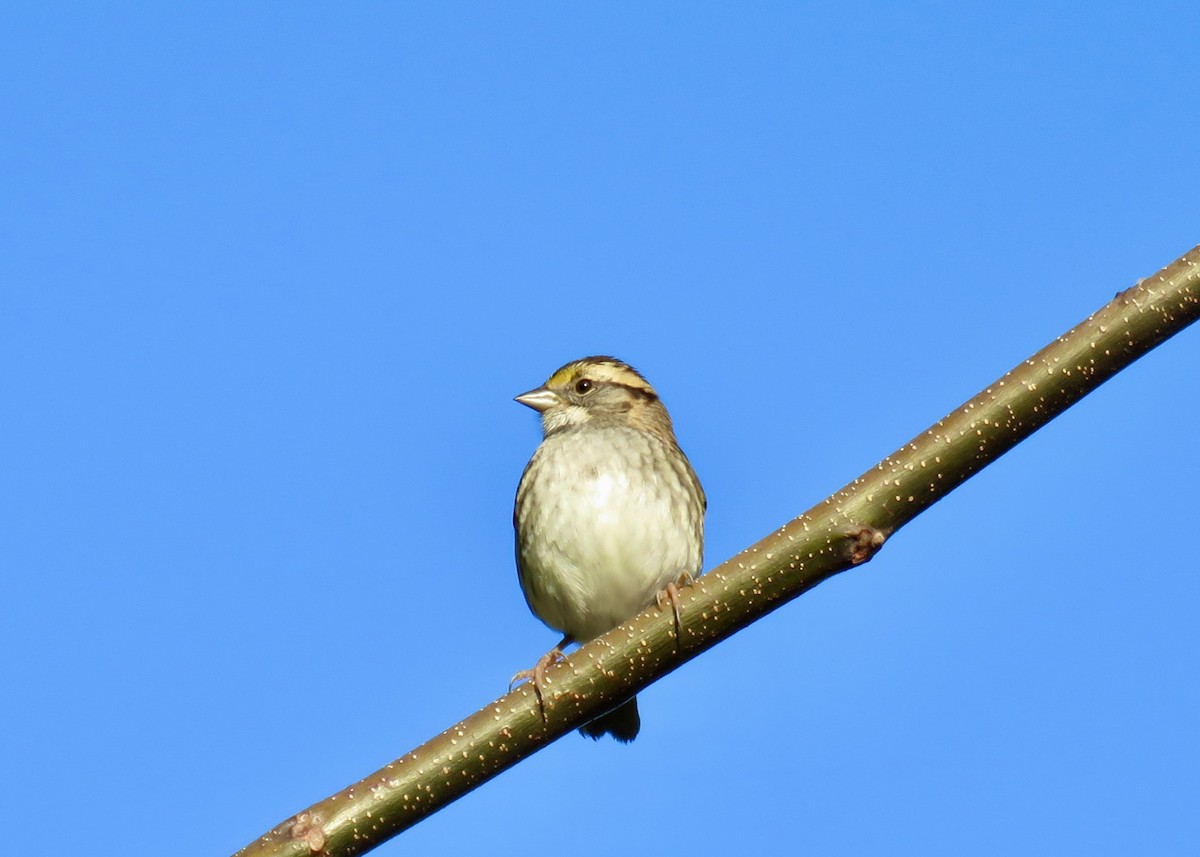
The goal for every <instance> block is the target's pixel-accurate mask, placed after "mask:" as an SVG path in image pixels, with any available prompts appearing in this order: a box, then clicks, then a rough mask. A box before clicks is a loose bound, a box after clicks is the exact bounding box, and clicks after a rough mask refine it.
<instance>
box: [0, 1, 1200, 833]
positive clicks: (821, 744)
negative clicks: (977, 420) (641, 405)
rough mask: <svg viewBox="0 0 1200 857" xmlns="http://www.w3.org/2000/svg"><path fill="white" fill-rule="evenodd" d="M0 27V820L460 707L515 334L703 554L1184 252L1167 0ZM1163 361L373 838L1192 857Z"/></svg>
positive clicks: (513, 411)
mask: <svg viewBox="0 0 1200 857" xmlns="http://www.w3.org/2000/svg"><path fill="white" fill-rule="evenodd" d="M2 17H3V27H2V28H0V31H2V34H0V81H2V82H0V130H2V137H0V147H2V152H3V157H2V158H0V184H2V186H3V199H4V203H3V204H2V205H0V396H2V399H3V401H4V403H5V409H4V410H5V416H4V419H3V420H2V421H0V444H2V448H3V450H4V453H5V454H4V455H3V456H2V458H0V568H2V569H3V573H4V580H5V582H6V592H5V596H4V598H3V604H2V606H0V617H2V621H0V645H2V647H3V648H2V650H3V652H4V653H5V659H6V668H5V670H4V680H3V682H4V688H5V696H6V697H7V700H8V701H7V703H6V704H5V705H4V706H3V711H2V713H0V719H2V721H3V722H2V728H0V734H2V735H3V736H4V737H3V738H2V739H0V741H2V744H0V747H2V759H0V762H2V764H3V767H4V770H5V776H4V777H3V781H4V782H3V785H0V789H3V791H4V795H3V797H4V803H5V805H6V806H7V807H8V808H9V811H10V813H12V814H14V815H18V814H19V816H20V819H19V821H18V823H16V824H15V826H13V827H12V830H11V831H10V834H9V836H8V837H7V839H6V844H7V846H8V848H9V850H11V851H12V852H13V853H32V852H33V851H35V850H36V851H37V852H39V853H45V852H46V851H47V850H49V851H50V852H52V853H59V852H61V853H68V852H72V851H76V850H79V851H82V850H93V849H95V848H96V847H102V848H103V847H108V846H111V847H113V848H116V849H117V850H119V851H120V852H121V853H147V854H151V853H162V851H163V848H164V843H170V845H169V848H168V850H170V852H171V853H172V854H181V855H193V854H194V855H212V854H227V853H230V852H232V851H234V850H235V849H237V848H238V847H240V846H241V845H243V844H245V843H246V842H247V841H249V840H250V839H252V838H254V837H255V836H257V835H258V834H259V833H261V832H263V831H264V830H266V829H267V828H269V827H270V826H272V825H273V824H275V823H276V822H278V821H280V820H282V819H283V818H285V817H286V816H288V815H289V814H291V813H293V812H295V811H298V810H300V809H302V808H303V807H305V806H307V805H308V804H309V803H311V802H312V801H315V800H317V799H319V798H321V797H324V796H325V795H326V794H328V793H330V792H332V791H335V790H337V789H339V788H341V787H343V786H345V785H347V784H348V783H350V782H352V781H354V780H356V779H358V778H359V777H361V776H363V775H365V774H367V773H369V772H370V771H373V770H374V769H376V768H377V767H379V766H381V765H383V764H385V763H386V762H388V761H390V760H391V759H393V758H394V757H396V756H399V755H401V754H403V753H404V752H405V751H407V750H408V749H410V748H411V747H413V746H415V745H416V744H418V743H420V742H422V741H423V740H425V739H426V738H428V737H430V736H432V735H433V734H435V733H436V732H439V731H440V730H441V729H443V728H445V727H446V726H449V725H450V724H452V723H454V722H455V721H457V720H458V719H460V718H461V717H463V716H465V715H467V714H469V713H470V712H472V711H473V710H475V709H476V708H477V707H479V706H480V705H482V704H484V703H486V702H487V701H489V700H491V699H492V698H494V697H495V696H497V695H499V694H500V693H502V692H503V691H504V690H505V687H506V685H507V682H508V678H509V677H510V676H511V675H512V674H513V673H514V672H515V671H517V670H518V669H521V668H524V667H527V666H529V665H530V664H532V663H533V661H534V660H535V659H536V658H537V656H538V655H540V654H541V653H542V652H543V651H544V650H545V649H546V648H548V647H549V646H550V645H551V644H552V643H553V642H555V639H556V635H554V634H553V633H552V632H550V631H549V630H547V629H546V628H544V627H543V626H542V625H541V624H540V623H539V622H538V621H537V620H535V619H534V618H533V617H532V616H531V615H529V613H528V612H527V610H526V608H525V605H524V602H523V600H522V597H521V594H520V590H519V587H518V585H517V581H516V575H515V571H514V569H513V564H512V547H511V518H510V514H511V502H512V495H513V491H514V489H515V486H516V482H517V479H518V477H519V476H520V473H521V469H522V467H523V466H524V463H525V461H526V460H527V458H528V456H529V454H530V453H531V452H532V450H533V449H534V447H535V445H536V443H537V441H538V437H539V434H538V426H537V420H536V417H535V416H534V415H533V414H532V413H530V412H529V411H527V410H526V409H524V408H522V407H521V406H519V405H517V404H514V403H513V402H512V401H511V397H512V396H513V395H515V394H516V393H519V392H521V391H523V390H526V389H528V388H530V387H532V386H535V385H536V384H538V383H540V381H541V380H543V379H544V378H545V376H546V375H548V374H549V373H550V372H551V371H552V370H553V369H555V368H556V367H557V366H559V365H560V364H561V363H563V362H565V361H567V360H569V359H571V358H575V357H579V356H582V355H585V354H592V353H611V354H615V355H617V356H619V357H621V358H623V359H625V360H628V361H629V362H631V363H633V364H634V365H636V366H638V367H639V368H640V369H642V370H643V371H644V372H645V374H646V375H647V376H648V377H649V378H650V380H651V381H652V383H654V384H655V386H656V387H657V388H658V389H659V391H660V392H661V393H662V394H663V397H664V399H665V401H666V403H667V405H668V406H669V407H670V409H671V412H672V414H673V416H674V418H675V421H676V425H677V429H678V434H679V436H680V440H681V442H682V444H683V446H684V448H685V449H686V450H687V452H688V453H689V455H690V457H691V459H692V461H693V463H694V465H695V467H696V470H697V471H698V472H699V474H700V476H701V478H702V480H703V482H704V485H705V487H706V489H707V492H708V496H709V501H710V506H709V519H708V528H709V538H708V547H707V556H708V560H707V565H709V566H711V565H713V564H716V563H717V562H719V561H721V560H723V559H725V558H727V557H729V556H730V555H732V554H733V553H735V552H736V551H738V550H739V549H741V548H742V547H744V546H746V545H748V544H750V543H751V542H753V541H755V540H756V539H758V538H759V537H761V536H762V535H765V534H766V533H768V532H770V531H771V530H772V529H773V528H774V527H776V526H778V525H779V524H781V523H782V522H784V521H786V520H788V519H789V518H791V517H793V516H794V515H796V514H798V513H800V512H801V511H803V510H804V509H806V508H808V507H809V506H810V505H812V504H813V503H815V502H817V501H818V500H820V499H821V498H822V497H824V496H825V495H826V494H828V493H829V492H831V491H833V490H835V489H837V488H838V487H840V486H841V485H842V484H844V483H845V482H848V481H849V480H851V479H852V478H853V477H855V476H856V475H858V474H859V473H860V472H862V471H863V470H865V469H867V468H868V467H870V466H871V465H872V464H874V462H875V461H877V460H878V459H879V458H881V457H882V456H884V455H885V454H887V453H888V452H890V451H891V450H892V449H894V448H895V447H898V446H900V445H901V444H902V443H904V442H905V441H906V440H908V439H909V438H910V437H911V436H913V435H915V434H916V433H918V432H919V431H921V430H922V429H924V428H925V427H926V426H927V425H929V424H930V423H932V422H933V421H935V420H936V419H938V418H939V417H941V416H942V415H943V414H944V413H946V412H947V411H949V410H951V409H952V408H953V407H954V406H956V405H958V404H959V403H961V402H962V401H963V400H965V399H966V398H967V397H969V396H971V395H972V394H974V393H975V392H976V391H977V390H979V389H980V388H982V387H983V386H985V385H986V384H988V383H989V382H990V381H992V380H993V379H994V378H996V377H997V376H999V375H1000V374H1002V373H1003V372H1004V371H1006V370H1007V369H1008V368H1009V367H1010V366H1012V365H1013V364H1015V363H1017V362H1018V361H1020V360H1021V359H1023V358H1025V357H1026V356H1028V355H1029V354H1030V353H1032V352H1033V351H1035V350H1036V349H1037V348H1040V347H1041V346H1042V345H1043V344H1045V343H1046V342H1047V341H1049V340H1050V339H1052V338H1054V337H1055V336H1056V335H1058V334H1059V333H1061V332H1062V331H1064V330H1066V329H1067V328H1069V327H1071V326H1072V325H1073V324H1075V323H1076V322H1077V321H1079V320H1080V319H1082V318H1083V317H1084V316H1086V315H1087V314H1088V313H1090V312H1091V311H1092V310H1094V309H1096V308H1097V307H1099V306H1100V305H1102V304H1103V303H1105V302H1106V301H1107V300H1108V299H1110V298H1111V297H1112V295H1113V294H1114V293H1115V292H1116V291H1117V290H1119V289H1122V288H1125V287H1127V286H1129V285H1131V284H1133V283H1134V282H1135V281H1136V280H1137V279H1138V278H1139V277H1143V276H1147V275H1149V274H1151V273H1153V272H1154V271H1156V270H1157V269H1158V268H1159V267H1161V266H1162V265H1164V264H1166V263H1168V262H1170V261H1172V260H1173V259H1174V258H1176V257H1177V256H1178V255H1180V254H1181V253H1183V252H1185V251H1186V250H1188V249H1189V248H1191V247H1192V246H1193V245H1195V244H1197V243H1198V242H1200V229H1198V228H1197V227H1198V224H1200V220H1198V218H1197V215H1196V199H1197V198H1198V197H1200V161H1198V160H1197V157H1196V140H1197V139H1200V113H1197V111H1196V110H1195V104H1196V93H1197V91H1200V62H1198V60H1197V57H1196V51H1195V45H1196V44H1198V43H1200V20H1198V16H1197V15H1196V13H1195V12H1194V10H1192V9H1191V8H1189V5H1188V4H1178V5H1174V4H1155V5H1154V7H1153V8H1150V9H1147V8H1145V5H1144V4H1133V3H1129V4H1103V3H1101V4H1096V3H1086V4H1085V3H1063V4H1053V5H1051V4H996V5H987V6H985V5H983V4H949V3H946V4H941V3H925V4H911V5H905V6H903V7H901V6H898V5H893V4H878V5H875V4H839V5H837V6H836V8H834V7H830V8H825V7H823V6H817V5H815V4H814V5H809V4H781V3H747V4H713V3H695V4H681V3H680V4H664V3H648V4H633V3H616V4H559V3H535V4H529V3H517V4H465V3H463V4H443V3H427V4H377V3H358V4H352V5H351V4H345V5H343V6H336V5H328V4H311V3H294V4H292V3H289V4H282V3H277V4H244V3H238V4H232V3H226V4H222V3H211V4H204V5H202V6H195V7H188V8H180V7H178V6H175V5H163V4H137V3H115V4H77V5H71V4H57V5H56V4H31V3H16V4H8V5H7V6H6V8H5V11H4V13H3V16H2ZM1197 367H1200V331H1196V330H1191V331H1187V332H1185V333H1184V334H1182V335H1181V336H1179V337H1178V338H1177V339H1175V340H1174V341H1171V342H1168V343H1167V344H1166V345H1164V346H1163V347H1162V348H1160V349H1159V350H1158V351H1156V352H1154V353H1152V354H1151V355H1150V356H1148V357H1147V358H1145V359H1143V360H1142V361H1141V362H1139V363H1138V364H1136V365H1135V366H1133V367H1132V368H1131V369H1130V370H1128V371H1127V372H1125V373H1123V374H1122V375H1120V376H1119V377H1118V378H1116V379H1114V380H1113V381H1111V382H1110V383H1109V384H1107V385H1106V386H1104V387H1103V388H1102V389H1100V390H1099V391H1098V392H1097V393H1096V394H1094V395H1093V396H1091V397H1090V398H1088V399H1087V400H1086V401H1084V402H1082V403H1081V404H1080V405H1078V406H1077V407H1075V408H1074V409H1072V410H1071V411H1070V412H1069V413H1068V414H1066V415H1065V416H1064V417H1062V418H1061V419H1059V420H1058V421H1056V422H1055V423H1053V424H1051V425H1050V426H1048V427H1047V428H1046V429H1044V430H1043V431H1041V432H1040V433H1039V434H1037V435H1036V436H1035V437H1034V438H1032V439H1031V440H1029V441H1027V442H1026V443H1024V444H1022V445H1021V446H1019V447H1018V448H1017V449H1015V450H1014V451H1013V452H1012V453H1010V454H1009V455H1008V456H1006V457H1005V458H1004V459H1003V460H1001V461H1000V462H998V463H997V464H996V465H994V466H993V467H991V468H990V469H988V470H987V471H986V472H984V473H983V474H981V475H979V476H977V477H976V478H974V479H973V480H971V481H970V482H969V483H967V484H966V485H965V486H963V487H962V488H961V489H959V490H958V491H957V492H955V493H954V494H952V495H951V496H950V497H949V498H947V499H946V500H945V501H943V502H942V503H941V504H939V505H938V506H936V507H935V508H933V509H932V510H930V511H929V512H928V513H926V514H925V515H924V516H922V517H921V518H919V519H917V520H916V521H915V522H913V523H912V524H911V525H910V526H909V527H908V528H907V529H905V530H904V531H902V533H900V534H899V535H898V536H897V537H896V538H895V539H894V540H893V541H892V542H891V543H889V545H888V546H887V548H886V549H885V550H884V551H883V552H882V553H881V554H880V555H879V556H878V557H877V558H876V560H875V561H874V562H872V563H871V564H870V565H869V566H867V567H865V568H862V569H859V570H855V571H852V572H849V573H847V574H844V575H842V576H840V577H839V578H836V579H835V580H833V581H831V582H829V583H827V584H826V585H823V586H821V587H819V588H818V589H817V590H815V591H813V592H811V593H809V594H808V595H806V596H805V597H804V598H802V599H800V600H799V601H796V602H794V603H792V604H791V605H788V606H787V607H785V608H784V609H782V610H780V611H778V612H776V613H775V614H773V615H772V616H770V617H768V618H766V619H765V620H763V621H761V622H759V623H757V624H756V625H755V626H754V627H752V628H751V629H749V630H747V631H746V632H744V633H742V634H740V635H738V636H737V637H735V638H733V639H731V640H729V641H728V642H726V643H725V644H723V645H721V646H720V647H718V648H717V649H715V650H713V651H712V652H710V653H708V654H707V655H705V656H704V657H702V658H700V659H698V660H696V661H694V662H692V663H691V664H689V665H687V666H686V667H684V668H683V669H681V670H679V671H678V672H677V673H675V674H673V675H671V676H669V677H668V678H667V679H665V680H664V681H662V682H660V683H659V684H658V685H656V686H654V687H653V688H650V689H649V690H647V691H646V692H645V693H644V694H643V696H642V706H641V707H642V716H643V723H644V725H643V732H642V735H641V737H640V738H639V739H638V740H637V741H636V742H635V743H634V744H633V745H631V746H628V747H622V746H618V745H616V744H615V743H612V742H607V743H599V744H593V743H592V742H590V741H586V740H584V739H581V738H579V737H577V736H574V735H572V736H569V737H567V738H566V739H564V740H562V741H560V742H558V743H557V744H555V745H554V746H552V747H550V748H548V749H547V750H545V751H544V752H542V753H540V754H539V755H537V756H535V757H533V758H531V759H529V760H527V761H526V762H525V763H523V764H521V765H519V766H517V768H515V769H514V770H512V771H510V772H508V773H506V774H504V775H503V776H501V777H500V778H499V779H497V780H495V781H493V782H491V783H489V784H487V785H485V786H484V787H482V788H481V789H479V790H477V791H476V792H474V793H472V794H471V795H469V796H467V797H466V798H464V799H463V800H461V801H459V802H458V803H457V804H455V805H453V806H451V807H449V808H448V809H446V810H445V811H443V812H442V813H440V814H439V815H437V816H435V817H433V818H431V819H429V820H428V821H426V822H424V823H422V824H421V825H419V826H418V827H417V828H415V829H413V830H412V831H410V832H409V833H407V834H405V835H404V836H403V837H402V838H401V839H400V840H398V841H396V842H392V843H389V844H388V845H386V846H384V847H383V848H382V849H381V851H380V852H379V853H381V854H384V855H387V854H401V853H420V854H427V855H442V854H445V855H459V854H464V853H475V851H477V850H479V849H482V848H489V849H491V850H492V851H498V852H500V853H506V852H509V851H516V850H517V848H528V847H531V845H533V844H535V843H536V846H537V847H538V848H539V850H543V849H548V850H549V851H552V852H555V853H566V852H568V851H569V853H571V854H573V855H581V856H582V855H593V854H594V855H610V854H613V853H625V854H639V853H650V852H651V851H653V852H654V853H658V852H660V851H661V850H662V848H663V847H670V848H671V849H672V850H676V851H678V852H679V853H691V854H728V853H730V851H731V850H733V849H745V848H756V849H763V850H765V851H766V852H767V853H783V852H784V851H785V849H786V851H787V852H789V853H790V852H795V853H823V854H839V855H840V854H845V855H858V854H863V855H866V854H872V855H874V854H921V855H929V854H955V855H957V854H963V853H970V854H1013V853H1022V854H1064V853H1080V854H1082V853H1086V854H1089V855H1095V854H1127V853H1131V852H1138V853H1153V854H1160V855H1162V854H1194V853H1196V849H1197V848H1198V847H1200V845H1198V843H1200V815H1197V813H1196V811H1195V808H1196V804H1197V799H1198V797H1200V773H1198V772H1200V731H1198V730H1197V728H1196V726H1197V723H1198V722H1200V689H1198V688H1200V682H1198V681H1197V676H1198V673H1200V624H1198V623H1197V620H1196V617H1197V614H1198V612H1200V576H1198V575H1197V565H1198V563H1197V560H1196V555H1195V549H1194V542H1195V536H1196V529H1197V528H1196V524H1195V520H1194V518H1195V512H1194V506H1195V501H1196V489H1195V486H1196V485H1197V482H1198V479H1200V465H1198V464H1197V458H1196V455H1195V436H1196V424H1197V420H1198V418H1200V406H1198V405H1197V397H1196V384H1197ZM118 839H119V840H120V841H119V844H115V843H117V840H118Z"/></svg>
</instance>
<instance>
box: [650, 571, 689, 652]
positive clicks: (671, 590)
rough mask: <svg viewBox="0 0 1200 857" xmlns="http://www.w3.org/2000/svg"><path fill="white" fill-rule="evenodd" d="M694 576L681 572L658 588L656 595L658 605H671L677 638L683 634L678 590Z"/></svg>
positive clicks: (681, 607)
mask: <svg viewBox="0 0 1200 857" xmlns="http://www.w3.org/2000/svg"><path fill="white" fill-rule="evenodd" d="M693 580H695V578H694V577H693V576H692V575H691V574H690V573H689V572H686V571H685V572H683V573H681V574H680V575H679V577H677V578H676V579H675V580H672V581H671V582H670V583H668V584H667V585H666V586H665V587H664V588H663V589H660V590H659V592H658V596H657V601H658V606H659V607H660V608H661V607H664V606H665V605H667V604H670V605H671V612H672V613H673V614H675V639H676V640H678V639H679V638H680V637H681V636H682V635H683V604H682V602H681V601H680V600H679V590H680V589H681V588H682V587H684V586H687V585H688V584H689V583H691V582H692V581H693Z"/></svg>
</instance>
